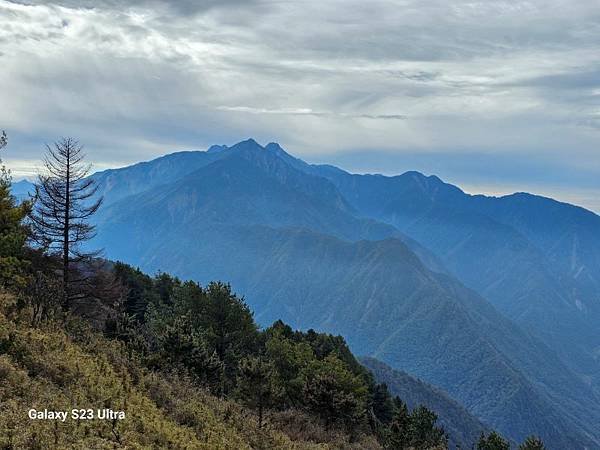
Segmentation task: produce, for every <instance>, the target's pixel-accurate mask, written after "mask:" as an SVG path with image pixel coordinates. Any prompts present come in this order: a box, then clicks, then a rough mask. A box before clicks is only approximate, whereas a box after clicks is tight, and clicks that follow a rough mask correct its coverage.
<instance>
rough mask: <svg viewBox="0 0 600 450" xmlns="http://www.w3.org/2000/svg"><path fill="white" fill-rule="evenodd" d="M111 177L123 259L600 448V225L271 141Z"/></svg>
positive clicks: (557, 435)
mask: <svg viewBox="0 0 600 450" xmlns="http://www.w3.org/2000/svg"><path fill="white" fill-rule="evenodd" d="M93 177H94V178H95V179H96V180H97V181H98V183H99V186H100V192H101V193H102V194H103V195H104V196H105V199H106V201H105V206H104V207H103V208H102V209H101V212H100V213H99V215H98V217H97V223H98V236H97V239H96V241H95V242H94V243H93V245H96V246H101V247H103V248H104V249H105V253H106V256H107V257H108V258H111V259H120V260H123V261H126V262H128V263H131V264H136V265H139V266H140V267H141V268H142V269H143V270H145V271H151V272H152V271H157V270H164V271H168V272H172V273H174V274H177V275H179V276H181V277H184V278H192V279H196V280H199V281H201V282H206V281H209V280H213V279H221V280H227V281H229V282H231V283H232V285H233V286H234V289H235V290H236V291H237V292H239V293H241V294H243V295H245V296H246V299H247V301H248V303H249V304H250V305H251V307H252V309H253V310H254V311H256V314H257V319H258V321H259V322H260V323H262V324H263V325H269V324H270V323H271V322H273V321H274V320H276V319H279V318H281V319H283V320H284V321H286V322H288V323H290V324H291V325H292V326H296V327H300V328H310V327H314V328H318V329H320V330H323V331H328V332H334V333H340V334H342V335H344V336H345V337H346V339H347V340H348V342H349V343H350V345H351V346H352V349H353V351H354V352H356V353H358V354H364V355H371V356H375V357H376V358H378V359H380V360H382V361H384V362H385V363H387V364H388V365H389V366H391V367H392V368H395V369H401V370H405V371H407V372H409V373H411V374H413V375H416V376H418V377H420V378H421V379H423V380H425V381H427V382H428V383H431V384H434V385H436V386H439V387H440V388H442V389H444V390H445V391H447V392H448V394H449V395H450V396H451V397H452V398H453V399H454V400H455V401H458V402H460V403H461V404H462V405H463V406H464V407H465V408H466V410H467V411H469V413H470V414H473V415H474V416H476V417H477V418H479V419H480V420H482V421H483V422H484V423H486V424H489V425H490V426H492V427H494V428H496V429H498V430H499V431H501V432H502V433H504V434H506V435H507V436H509V437H511V438H512V439H514V440H516V441H517V440H518V441H520V440H522V439H523V438H524V437H525V436H526V435H529V434H532V433H534V434H539V435H541V436H542V437H543V438H544V440H545V441H546V442H547V443H548V444H549V448H556V449H559V448H586V447H587V448H600V429H599V428H598V423H600V398H599V396H598V392H599V388H598V386H599V385H600V384H599V382H600V363H599V361H598V357H599V356H600V332H598V330H597V326H596V327H595V326H594V324H597V323H598V320H599V319H600V298H599V292H600V217H598V216H597V215H595V214H593V213H591V212H589V211H586V210H584V209H582V208H578V207H574V206H572V205H568V204H564V203H559V202H555V201H553V200H550V199H545V198H541V197H536V196H533V195H529V194H515V195H512V196H507V197H502V198H491V197H484V196H471V195H467V194H465V193H463V192H462V191H461V190H460V189H459V188H457V187H455V186H452V185H449V184H446V183H444V182H442V181H441V180H440V179H439V178H437V177H434V176H431V177H426V176H424V175H422V174H420V173H417V172H408V173H405V174H403V175H400V176H397V177H384V176H381V175H354V174H349V173H347V172H345V171H342V170H340V169H338V168H335V167H332V166H315V165H309V164H306V163H304V162H303V161H301V160H298V159H296V158H294V157H292V156H290V155H289V154H287V153H286V152H285V151H284V150H283V149H282V148H281V147H279V146H278V145H277V144H269V145H267V146H265V147H262V146H260V145H259V144H257V143H256V142H255V141H253V140H248V141H244V142H241V143H239V144H236V145H235V146H232V147H226V146H213V147H211V148H210V149H209V150H208V151H206V152H181V153H174V154H171V155H167V156H164V157H162V158H158V159H156V160H154V161H150V162H147V163H140V164H136V165H134V166H131V167H126V168H123V169H117V170H108V171H104V172H99V173H97V174H94V175H93ZM22 188H25V190H26V187H25V186H23V187H22Z"/></svg>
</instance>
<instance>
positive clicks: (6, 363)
mask: <svg viewBox="0 0 600 450" xmlns="http://www.w3.org/2000/svg"><path fill="white" fill-rule="evenodd" d="M0 302H1V305H0V349H2V352H1V354H0V399H2V404H1V406H0V446H2V448H29V449H47V448H71V449H89V448H97V449H113V448H139V449H142V448H177V449H180V448H187V449H207V450H213V449H217V448H218V449H231V450H237V449H251V448H253V449H256V448H264V449H270V448H278V449H317V448H319V449H320V448H324V447H323V446H321V445H317V444H313V443H310V442H302V441H301V440H296V441H293V440H292V439H290V438H289V437H288V436H286V435H285V434H284V433H283V432H280V431H277V430H273V429H270V430H264V429H260V430H259V429H258V427H257V425H256V421H255V419H254V417H253V414H252V413H251V412H249V411H248V410H245V409H243V408H242V407H240V406H239V405H238V404H236V403H234V402H230V401H225V400H221V399H218V398H216V397H214V396H211V395H210V394H209V393H207V392H206V391H203V390H201V389H199V388H198V387H196V386H194V384H193V383H191V381H190V380H189V379H187V378H185V377H177V376H175V375H172V376H166V375H160V374H157V373H154V372H149V371H147V370H145V369H143V368H142V367H141V366H140V365H139V364H137V363H136V361H135V360H133V359H129V358H128V356H127V352H126V351H125V348H124V347H123V345H122V344H120V343H118V342H115V341H110V340H107V339H105V338H103V337H102V336H101V335H99V334H98V333H96V332H94V331H92V330H89V329H86V327H85V325H84V324H80V326H81V325H84V326H83V328H80V329H79V330H78V331H77V336H78V338H77V339H74V338H73V337H72V336H69V335H68V334H67V333H65V332H64V331H61V330H60V329H58V328H56V327H52V328H46V329H43V328H42V329H33V328H29V327H28V326H26V325H24V324H21V325H18V324H16V323H15V322H14V321H13V320H11V319H10V318H9V317H7V315H6V312H7V307H10V304H11V303H12V302H14V300H13V299H11V297H10V296H7V295H6V294H2V296H1V298H0ZM98 407H99V408H111V409H113V410H119V411H125V414H126V418H125V419H124V420H116V421H113V420H72V419H70V418H68V419H67V420H65V421H64V422H60V421H46V420H30V419H29V418H28V417H27V411H28V410H30V409H36V410H39V411H43V410H44V409H49V410H52V411H58V410H61V411H63V410H64V411H69V412H70V411H71V409H72V408H83V409H87V408H94V409H95V408H98ZM250 417H251V418H252V419H251V420H249V418H250ZM344 445H345V444H343V440H342V441H341V442H339V443H337V444H336V443H335V442H333V443H331V445H330V446H329V445H325V448H343V447H344Z"/></svg>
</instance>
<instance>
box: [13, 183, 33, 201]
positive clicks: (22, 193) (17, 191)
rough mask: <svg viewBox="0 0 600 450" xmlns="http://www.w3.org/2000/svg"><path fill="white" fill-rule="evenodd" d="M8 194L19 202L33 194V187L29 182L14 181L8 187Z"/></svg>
mask: <svg viewBox="0 0 600 450" xmlns="http://www.w3.org/2000/svg"><path fill="white" fill-rule="evenodd" d="M10 192H11V194H12V195H14V196H15V198H16V199H17V200H18V201H20V202H21V201H23V200H27V199H28V198H29V197H30V196H32V195H33V194H34V193H35V186H34V184H33V183H32V182H30V181H29V180H20V181H15V182H14V183H13V184H12V185H11V187H10Z"/></svg>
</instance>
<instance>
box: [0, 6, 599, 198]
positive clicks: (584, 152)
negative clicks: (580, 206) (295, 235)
mask: <svg viewBox="0 0 600 450" xmlns="http://www.w3.org/2000/svg"><path fill="white" fill-rule="evenodd" d="M200 3H201V4H200ZM598 42H600V4H598V3H597V2H590V1H573V0H571V1H568V0H560V1H558V0H548V1H517V2H513V1H486V2H475V1H463V0H453V1H442V0H430V1H422V0H398V1H385V2H383V1H371V2H364V1H354V0H343V1H342V0H339V1H338V0H329V1H305V2H286V1H276V0H270V1H269V0H266V1H242V0H229V1H216V0H215V1H205V2H193V1H178V2H159V1H143V0H136V1H133V2H118V1H87V2H86V1H83V2H82V1H69V0H67V1H56V2H28V3H16V2H6V1H1V0H0V89H1V90H0V99H1V103H0V127H3V128H6V129H7V131H8V132H9V134H10V137H11V146H10V148H9V149H8V150H7V151H6V156H5V159H7V162H9V163H11V164H12V165H13V166H14V167H16V169H17V171H21V172H25V171H27V170H29V169H28V168H30V167H32V166H35V161H36V160H38V159H39V157H40V152H41V150H42V145H41V144H42V143H43V142H46V141H49V140H52V139H55V138H56V137H58V136H60V135H74V136H77V137H78V138H79V139H80V140H81V141H83V142H84V143H85V144H86V146H87V149H88V153H89V154H90V157H91V158H92V159H93V160H94V161H95V162H96V164H97V166H98V167H105V166H113V165H123V164H127V163H130V162H134V161H138V160H140V159H148V158H151V157H154V156H157V155H159V154H162V153H165V152H168V151H172V150H176V149H181V148H204V147H207V146H208V145H210V144H213V143H232V142H235V141H237V140H240V139H243V138H245V137H248V136H253V137H256V138H257V139H258V140H259V141H260V140H262V141H279V142H280V143H282V145H283V146H284V147H286V148H288V149H289V150H290V151H292V152H294V153H295V154H297V155H299V156H301V157H304V158H305V159H307V160H309V161H310V160H323V159H329V160H332V161H334V162H335V161H340V162H342V161H345V160H347V157H348V155H352V154H354V155H356V154H360V155H361V161H364V162H363V163H362V164H361V163H360V161H359V162H358V163H356V164H354V165H353V168H354V169H356V170H369V169H370V168H371V167H373V162H372V161H373V160H371V159H370V155H375V153H373V152H377V154H389V155H390V160H394V161H402V160H403V159H402V158H403V156H406V158H405V159H404V160H406V161H411V162H412V164H413V165H416V166H419V168H421V169H422V170H425V171H426V172H433V171H434V169H435V171H436V172H437V173H438V174H439V175H441V176H446V177H448V178H451V179H453V181H458V182H462V183H465V184H469V185H472V186H474V189H477V186H478V185H481V186H482V188H483V186H484V183H483V182H482V181H481V180H484V181H488V183H487V185H489V186H491V185H502V186H506V189H509V190H510V189H513V190H520V189H519V186H520V185H523V184H524V183H525V182H526V181H527V180H526V179H525V180H524V179H523V178H526V177H523V175H522V172H523V171H521V170H515V171H514V173H513V174H511V171H507V170H504V169H502V170H498V169H497V168H496V167H494V165H495V163H494V162H495V161H497V160H498V159H499V158H500V159H502V161H513V164H514V165H515V167H518V166H519V165H520V164H526V167H534V168H536V180H535V183H533V186H534V188H536V189H537V190H538V191H539V192H542V193H544V192H548V193H552V194H554V195H558V196H559V197H560V196H561V192H562V193H563V194H564V195H563V197H564V198H565V199H566V198H567V197H569V200H572V197H573V195H575V194H574V192H576V191H577V192H579V191H580V190H581V189H585V191H586V195H585V196H579V197H577V198H575V201H577V199H578V198H579V199H580V202H583V203H585V204H587V205H588V206H591V204H590V203H589V201H588V200H585V199H586V198H588V197H590V198H592V197H594V196H595V197H596V198H597V197H599V196H600V153H599V152H600V147H599V145H598V144H600V52H598V45H597V44H598ZM382 152H383V153H382ZM435 155H441V159H437V157H436V156H435ZM453 155H460V158H464V157H465V156H464V155H467V156H468V155H473V158H475V159H476V160H477V161H483V163H481V164H475V165H474V164H471V165H469V164H465V165H464V166H463V167H464V169H460V170H459V169H453V167H455V166H456V164H450V163H449V164H447V165H445V166H443V167H441V168H438V167H431V168H430V169H429V170H428V167H427V165H426V162H427V161H431V160H432V158H434V159H435V160H437V161H443V160H444V159H447V160H448V161H451V160H452V158H453ZM409 156H410V157H409ZM407 158H408V159H407ZM457 158H458V156H457ZM460 158H459V160H462V159H460ZM465 161H467V160H465ZM486 161H487V162H489V164H488V165H486V163H485V162H486ZM471 166H473V167H475V166H476V169H471V170H469V167H471ZM546 167H548V168H552V167H554V168H555V167H564V168H565V172H564V173H565V174H570V175H569V177H570V178H569V179H568V181H567V182H565V180H564V178H565V175H564V174H556V173H555V172H556V171H555V170H550V169H549V170H548V171H547V174H546V176H541V177H540V176H537V173H540V172H541V173H544V171H545V168H546ZM412 168H415V167H398V170H399V171H401V170H408V169H412ZM590 173H591V175H590ZM581 174H585V176H584V177H583V178H585V180H586V181H585V186H584V185H582V183H581V182H580V180H581V179H583V178H582V176H580V175H581ZM594 174H595V175H597V180H598V183H597V184H596V186H593V183H592V186H590V183H589V178H590V176H591V177H592V179H593V177H594ZM530 185H532V183H529V184H528V185H527V186H530ZM513 186H514V187H513ZM599 209H600V208H599Z"/></svg>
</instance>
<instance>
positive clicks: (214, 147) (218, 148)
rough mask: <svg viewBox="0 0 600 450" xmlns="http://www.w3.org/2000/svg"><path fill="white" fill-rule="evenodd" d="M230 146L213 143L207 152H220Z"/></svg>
mask: <svg viewBox="0 0 600 450" xmlns="http://www.w3.org/2000/svg"><path fill="white" fill-rule="evenodd" d="M228 148H229V147H227V146H226V145H211V146H210V148H209V149H208V150H207V151H206V153H218V152H222V151H223V150H227V149H228Z"/></svg>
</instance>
